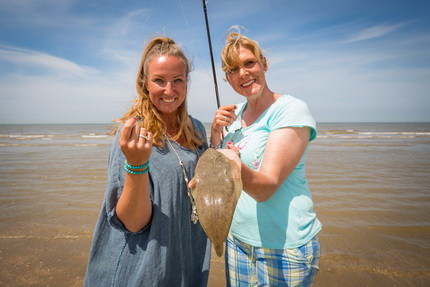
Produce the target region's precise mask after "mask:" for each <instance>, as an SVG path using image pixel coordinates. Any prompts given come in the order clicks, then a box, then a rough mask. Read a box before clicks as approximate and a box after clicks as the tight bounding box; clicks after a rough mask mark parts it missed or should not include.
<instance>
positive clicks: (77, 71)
mask: <svg viewBox="0 0 430 287" xmlns="http://www.w3.org/2000/svg"><path fill="white" fill-rule="evenodd" d="M0 61H1V62H9V64H12V65H17V66H20V69H21V70H24V71H25V70H26V67H28V68H30V69H36V70H37V73H40V72H43V71H45V72H48V73H54V74H57V75H59V74H61V75H63V76H66V77H68V76H73V77H86V76H88V75H92V74H97V70H96V69H94V68H91V67H85V66H80V65H78V64H76V63H73V62H71V61H69V60H66V59H62V58H59V57H55V56H52V55H49V54H47V53H41V52H38V51H32V50H26V49H20V48H16V47H0Z"/></svg>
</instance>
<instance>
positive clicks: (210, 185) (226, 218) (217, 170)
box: [191, 148, 242, 256]
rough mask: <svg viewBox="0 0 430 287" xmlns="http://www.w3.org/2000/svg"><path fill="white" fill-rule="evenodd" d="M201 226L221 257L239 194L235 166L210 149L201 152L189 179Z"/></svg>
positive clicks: (240, 188) (239, 179)
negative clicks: (193, 172) (193, 173)
mask: <svg viewBox="0 0 430 287" xmlns="http://www.w3.org/2000/svg"><path fill="white" fill-rule="evenodd" d="M191 185H192V186H193V189H192V193H193V196H194V200H195V204H196V208H197V213H198V216H199V220H200V224H201V225H202V227H203V229H204V231H205V233H206V235H207V236H208V237H209V239H210V240H211V241H212V244H213V245H214V249H215V252H216V254H217V255H218V256H222V254H223V251H224V242H225V241H226V238H227V235H228V232H229V230H230V226H231V221H232V219H233V214H234V211H235V209H236V204H237V201H238V199H239V196H240V193H241V191H242V180H241V175H240V169H239V167H238V165H237V164H236V163H235V162H234V161H233V160H230V159H229V158H227V157H226V156H225V155H223V154H222V153H220V152H218V151H216V150H215V149H213V148H210V149H208V150H207V151H205V152H204V153H203V155H202V156H201V157H200V159H199V161H198V162H197V166H196V171H195V176H194V178H193V179H192V180H191Z"/></svg>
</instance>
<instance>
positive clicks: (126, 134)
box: [119, 118, 153, 166]
mask: <svg viewBox="0 0 430 287" xmlns="http://www.w3.org/2000/svg"><path fill="white" fill-rule="evenodd" d="M152 140H153V135H152V133H150V132H147V130H146V129H145V128H141V127H139V126H137V125H136V118H131V119H129V120H127V121H126V122H125V123H124V126H123V128H122V130H121V134H120V136H119V146H120V148H121V150H122V152H123V154H124V156H125V158H126V160H127V163H128V164H130V165H134V166H139V165H143V164H144V163H146V162H147V161H148V160H149V157H150V156H151V152H152Z"/></svg>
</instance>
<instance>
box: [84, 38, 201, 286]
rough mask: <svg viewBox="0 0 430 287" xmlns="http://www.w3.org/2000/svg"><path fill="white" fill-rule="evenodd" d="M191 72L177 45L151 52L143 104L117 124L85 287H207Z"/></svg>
mask: <svg viewBox="0 0 430 287" xmlns="http://www.w3.org/2000/svg"><path fill="white" fill-rule="evenodd" d="M190 71H191V64H190V62H189V61H188V59H187V58H186V56H185V55H184V53H183V52H182V50H181V49H180V47H179V46H178V45H177V44H176V43H175V42H174V40H172V39H170V38H167V37H156V38H154V39H152V40H151V41H150V42H149V43H148V44H147V46H146V48H145V50H144V52H143V55H142V59H141V64H140V68H139V71H138V75H137V80H136V90H137V93H138V97H137V99H136V101H135V104H134V106H133V107H131V109H130V110H128V111H127V112H126V113H125V115H124V116H123V117H122V118H120V119H119V122H120V127H119V129H118V132H117V134H116V138H115V142H114V144H113V147H112V150H111V153H110V156H109V171H108V185H107V190H106V194H105V199H104V202H103V206H102V209H101V213H100V217H99V220H98V222H97V225H96V228H95V232H94V238H93V242H92V248H91V252H90V255H89V261H88V267H87V274H86V278H85V286H206V285H207V281H208V275H209V262H210V241H209V240H208V238H207V237H206V234H205V233H204V231H203V229H202V227H201V226H200V224H199V223H198V222H197V221H196V214H195V208H194V202H193V198H192V194H190V190H189V188H188V179H191V178H192V177H193V176H194V169H195V166H196V163H197V161H198V158H199V156H200V155H201V154H202V153H203V152H204V151H205V150H206V149H207V143H206V141H205V139H206V132H205V129H204V126H203V124H202V123H201V122H200V121H198V120H197V119H195V118H193V117H191V116H190V115H188V111H187V106H186V97H187V85H188V81H189V73H190Z"/></svg>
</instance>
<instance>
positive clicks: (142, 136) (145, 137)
mask: <svg viewBox="0 0 430 287" xmlns="http://www.w3.org/2000/svg"><path fill="white" fill-rule="evenodd" d="M139 137H141V138H144V139H146V140H148V137H147V136H144V135H139Z"/></svg>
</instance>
